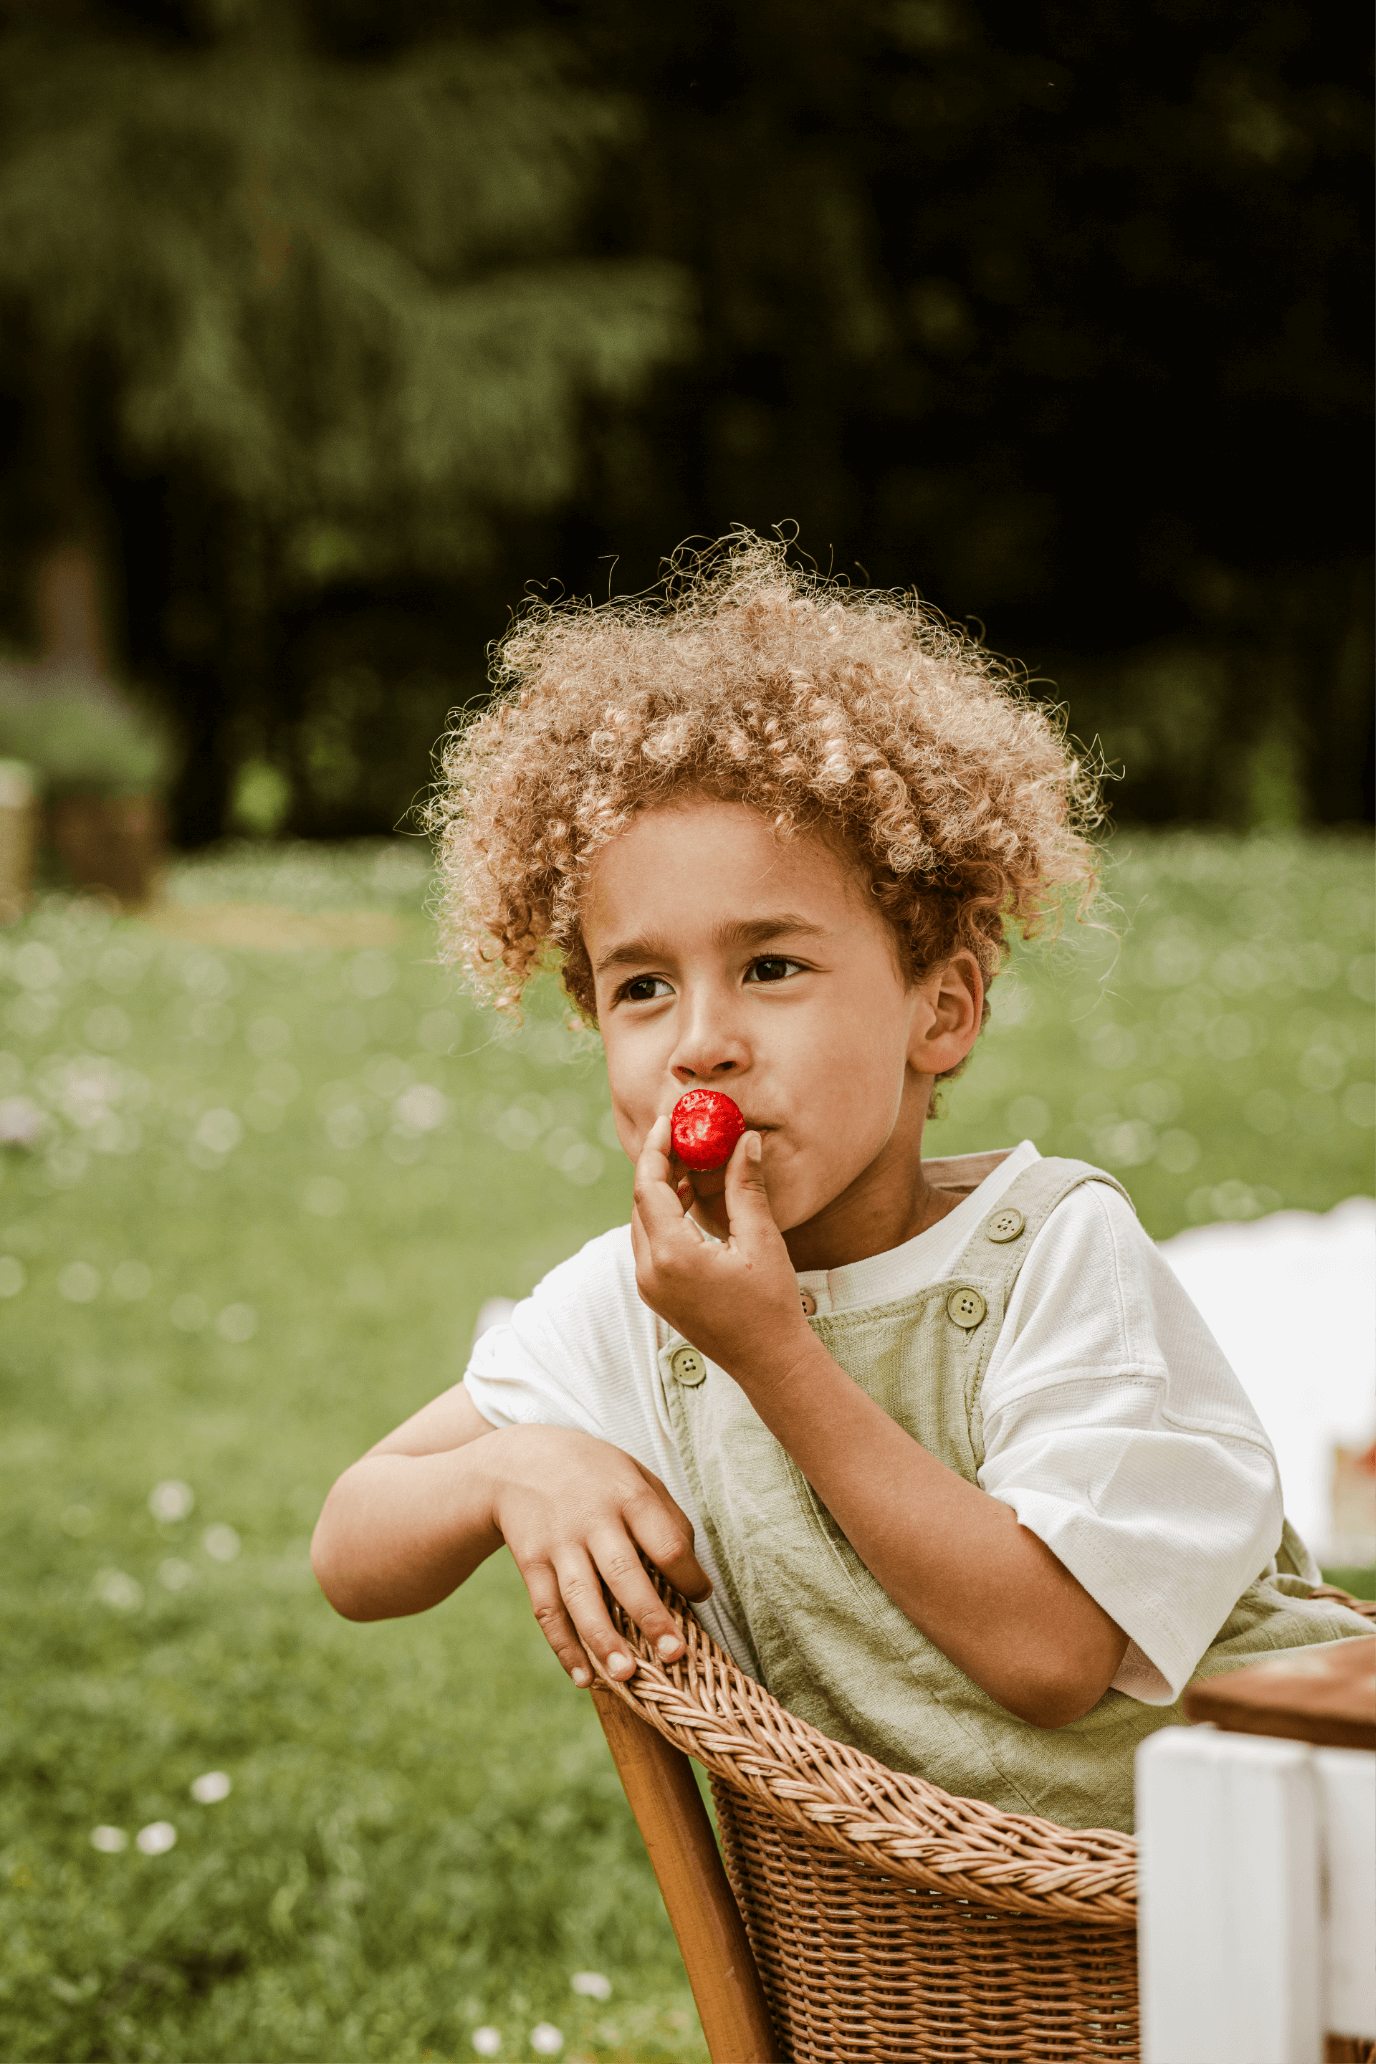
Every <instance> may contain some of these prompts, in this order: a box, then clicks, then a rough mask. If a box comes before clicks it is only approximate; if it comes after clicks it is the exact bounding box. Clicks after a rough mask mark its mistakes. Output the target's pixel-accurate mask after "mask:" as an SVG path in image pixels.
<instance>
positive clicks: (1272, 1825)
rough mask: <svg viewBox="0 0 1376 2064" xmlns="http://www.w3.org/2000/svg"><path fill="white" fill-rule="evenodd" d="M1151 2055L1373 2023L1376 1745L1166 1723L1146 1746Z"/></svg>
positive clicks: (1281, 2047) (1305, 2063)
mask: <svg viewBox="0 0 1376 2064" xmlns="http://www.w3.org/2000/svg"><path fill="white" fill-rule="evenodd" d="M1137 1832H1138V1839H1139V1843H1140V1848H1141V1865H1140V1904H1139V1932H1140V1954H1141V1985H1142V2064H1322V2058H1323V2050H1324V2033H1325V2031H1329V2032H1331V2033H1333V2034H1336V2035H1345V2036H1376V1756H1373V1755H1372V1754H1370V1753H1369V1752H1367V1751H1365V1750H1358V1749H1314V1748H1309V1747H1307V1746H1306V1745H1305V1744H1304V1743H1303V1742H1291V1741H1274V1740H1270V1739H1265V1738H1262V1737H1259V1736H1254V1735H1241V1734H1223V1733H1218V1732H1216V1731H1215V1730H1214V1729H1213V1728H1212V1727H1167V1728H1163V1729H1162V1730H1161V1732H1160V1733H1159V1734H1154V1735H1152V1736H1150V1737H1149V1738H1148V1740H1147V1741H1146V1742H1144V1743H1143V1745H1142V1747H1141V1749H1140V1750H1139V1751H1138V1757H1137Z"/></svg>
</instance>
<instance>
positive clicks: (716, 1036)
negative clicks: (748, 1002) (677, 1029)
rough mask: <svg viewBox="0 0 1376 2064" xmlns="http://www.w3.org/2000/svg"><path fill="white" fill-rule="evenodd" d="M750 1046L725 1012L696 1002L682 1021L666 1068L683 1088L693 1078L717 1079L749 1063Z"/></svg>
mask: <svg viewBox="0 0 1376 2064" xmlns="http://www.w3.org/2000/svg"><path fill="white" fill-rule="evenodd" d="M749 1063H750V1050H749V1047H748V1046H747V1044H746V1042H745V1040H744V1039H743V1038H742V1037H741V1034H740V1032H739V1030H738V1029H737V1028H736V1027H735V1026H733V1025H732V1024H731V1023H730V1021H729V1018H728V1016H727V1014H726V1013H724V1012H721V1011H719V1010H714V1009H712V1008H711V1007H710V1006H700V1007H699V1008H698V1009H696V1010H695V1011H694V1012H693V1013H692V1016H691V1019H690V1021H689V1022H688V1024H686V1025H685V1027H684V1030H683V1036H682V1038H681V1039H680V1040H679V1042H678V1045H677V1046H676V1047H675V1049H674V1053H673V1057H672V1059H671V1060H670V1062H669V1072H670V1073H671V1074H672V1076H673V1078H674V1080H675V1081H676V1082H677V1083H678V1084H679V1085H680V1087H681V1088H683V1089H688V1088H691V1086H692V1085H693V1084H694V1083H695V1082H720V1081H721V1080H722V1079H723V1077H727V1076H732V1075H740V1074H742V1073H743V1072H744V1070H745V1069H746V1068H747V1067H748V1066H749Z"/></svg>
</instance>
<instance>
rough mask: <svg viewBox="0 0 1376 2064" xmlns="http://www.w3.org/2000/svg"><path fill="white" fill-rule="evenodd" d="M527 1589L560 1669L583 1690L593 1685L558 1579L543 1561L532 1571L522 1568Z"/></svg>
mask: <svg viewBox="0 0 1376 2064" xmlns="http://www.w3.org/2000/svg"><path fill="white" fill-rule="evenodd" d="M521 1575H522V1577H523V1578H524V1579H525V1587H526V1590H527V1591H528V1592H529V1594H530V1603H531V1609H532V1611H533V1612H534V1614H535V1618H536V1620H537V1621H538V1623H539V1627H540V1632H541V1633H542V1634H543V1635H544V1637H545V1639H546V1641H547V1642H548V1643H549V1645H550V1647H551V1648H552V1649H553V1650H554V1653H555V1655H556V1656H557V1657H558V1658H559V1664H560V1667H561V1669H564V1670H566V1671H567V1672H568V1674H569V1676H570V1677H571V1678H572V1679H573V1681H574V1683H575V1684H576V1685H578V1686H579V1687H580V1689H581V1688H583V1687H586V1686H587V1685H589V1684H591V1683H592V1667H591V1665H590V1664H589V1662H588V1658H587V1656H586V1655H585V1653H584V1651H583V1647H582V1644H581V1642H580V1641H579V1639H578V1636H577V1634H576V1633H575V1632H574V1627H573V1621H572V1620H571V1619H570V1618H569V1616H568V1613H567V1611H566V1610H565V1607H564V1600H563V1597H562V1595H561V1593H560V1590H559V1579H558V1578H557V1577H556V1576H555V1574H554V1571H553V1569H552V1568H551V1567H550V1565H549V1563H547V1562H542V1563H540V1564H538V1565H536V1566H534V1567H532V1568H529V1569H523V1570H522V1571H521Z"/></svg>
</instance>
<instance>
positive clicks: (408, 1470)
mask: <svg viewBox="0 0 1376 2064" xmlns="http://www.w3.org/2000/svg"><path fill="white" fill-rule="evenodd" d="M491 1445H492V1443H491V1442H490V1441H485V1440H476V1441H472V1442H470V1443H468V1444H467V1445H465V1446H464V1447H461V1448H453V1449H448V1450H446V1451H444V1452H443V1453H440V1454H433V1455H406V1454H371V1455H365V1456H364V1457H363V1459H362V1461H360V1462H355V1463H354V1465H353V1467H352V1469H348V1470H346V1471H345V1473H344V1475H343V1476H341V1477H340V1479H339V1481H338V1483H337V1484H336V1485H335V1487H334V1489H333V1490H332V1491H331V1492H330V1495H329V1497H328V1498H327V1499H326V1501H325V1509H324V1511H323V1512H322V1513H321V1515H320V1519H319V1521H318V1523H317V1525H316V1529H315V1538H314V1540H313V1541H312V1543H311V1562H312V1565H313V1567H314V1569H315V1574H316V1578H317V1580H318V1582H319V1584H320V1588H321V1590H322V1591H323V1592H324V1594H325V1596H326V1597H327V1598H328V1599H329V1601H330V1604H331V1605H332V1606H333V1607H334V1608H335V1611H336V1612H339V1613H342V1614H343V1615H344V1617H345V1619H349V1620H384V1619H393V1618H398V1617H401V1616H402V1615H404V1614H407V1613H418V1612H424V1611H425V1610H426V1609H427V1607H429V1606H432V1605H438V1604H439V1602H440V1600H441V1599H443V1598H447V1597H448V1596H449V1594H450V1592H451V1591H455V1590H457V1589H458V1587H459V1585H460V1584H462V1583H463V1582H464V1581H465V1579H466V1578H468V1577H470V1576H472V1574H473V1572H474V1570H475V1569H476V1568H477V1567H478V1565H479V1563H481V1562H484V1561H486V1559H487V1557H488V1556H489V1555H491V1554H492V1553H493V1552H494V1551H495V1550H496V1549H497V1548H500V1546H501V1545H502V1537H501V1534H500V1533H499V1532H498V1530H497V1527H496V1525H495V1523H494V1520H493V1514H492V1480H491V1471H490V1467H489V1466H488V1458H487V1456H486V1454H485V1453H484V1450H485V1449H489V1448H490V1447H491Z"/></svg>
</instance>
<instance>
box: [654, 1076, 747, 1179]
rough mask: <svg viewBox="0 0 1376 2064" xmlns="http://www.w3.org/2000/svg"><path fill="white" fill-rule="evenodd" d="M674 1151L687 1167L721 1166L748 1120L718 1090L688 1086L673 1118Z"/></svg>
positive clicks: (703, 1168)
mask: <svg viewBox="0 0 1376 2064" xmlns="http://www.w3.org/2000/svg"><path fill="white" fill-rule="evenodd" d="M670 1128H671V1131H672V1134H673V1142H674V1152H675V1153H676V1154H677V1155H678V1158H679V1160H680V1161H682V1162H683V1164H684V1166H685V1167H686V1168H696V1169H698V1170H699V1171H701V1172H704V1173H705V1172H706V1171H707V1170H708V1169H711V1168H722V1167H724V1166H725V1165H726V1163H727V1162H728V1161H729V1160H730V1159H731V1150H732V1148H733V1147H734V1146H735V1144H736V1141H737V1140H738V1139H739V1138H740V1136H741V1134H742V1133H743V1132H744V1131H745V1120H744V1118H742V1116H741V1114H740V1112H739V1110H738V1109H737V1107H736V1105H735V1104H733V1103H732V1101H731V1099H730V1097H729V1096H723V1095H722V1093H721V1091H720V1090H719V1089H687V1090H685V1091H684V1093H683V1095H682V1096H681V1097H680V1098H679V1100H678V1102H677V1103H676V1104H675V1105H674V1112H673V1117H672V1118H671V1120H670Z"/></svg>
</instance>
